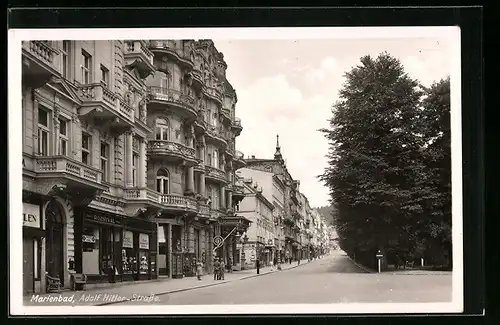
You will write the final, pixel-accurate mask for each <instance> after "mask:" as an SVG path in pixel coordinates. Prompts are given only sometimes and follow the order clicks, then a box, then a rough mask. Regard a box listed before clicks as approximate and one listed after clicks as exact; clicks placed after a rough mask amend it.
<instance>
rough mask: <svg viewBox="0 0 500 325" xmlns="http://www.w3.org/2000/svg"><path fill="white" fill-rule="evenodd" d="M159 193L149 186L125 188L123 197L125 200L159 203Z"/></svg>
mask: <svg viewBox="0 0 500 325" xmlns="http://www.w3.org/2000/svg"><path fill="white" fill-rule="evenodd" d="M160 195H161V194H160V193H158V192H156V191H153V190H152V189H150V188H140V189H139V188H137V189H127V190H125V198H126V199H127V200H148V201H152V202H155V203H160Z"/></svg>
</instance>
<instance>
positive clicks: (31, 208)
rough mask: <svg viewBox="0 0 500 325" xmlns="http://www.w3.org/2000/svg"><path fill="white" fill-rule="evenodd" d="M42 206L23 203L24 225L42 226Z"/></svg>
mask: <svg viewBox="0 0 500 325" xmlns="http://www.w3.org/2000/svg"><path fill="white" fill-rule="evenodd" d="M40 225H41V223H40V206H38V205H35V204H30V203H23V226H24V227H33V228H40Z"/></svg>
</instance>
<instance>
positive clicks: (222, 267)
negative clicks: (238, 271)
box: [219, 260, 226, 280]
mask: <svg viewBox="0 0 500 325" xmlns="http://www.w3.org/2000/svg"><path fill="white" fill-rule="evenodd" d="M225 271H226V263H224V260H221V262H220V267H219V280H224V272H225Z"/></svg>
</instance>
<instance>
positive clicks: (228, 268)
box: [227, 259, 233, 273]
mask: <svg viewBox="0 0 500 325" xmlns="http://www.w3.org/2000/svg"><path fill="white" fill-rule="evenodd" d="M227 271H228V272H229V273H233V261H232V260H231V259H228V260H227Z"/></svg>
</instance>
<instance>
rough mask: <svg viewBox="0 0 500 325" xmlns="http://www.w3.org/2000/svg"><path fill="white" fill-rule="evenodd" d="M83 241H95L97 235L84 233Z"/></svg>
mask: <svg viewBox="0 0 500 325" xmlns="http://www.w3.org/2000/svg"><path fill="white" fill-rule="evenodd" d="M82 242H84V243H95V242H96V240H95V236H93V235H82Z"/></svg>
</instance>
